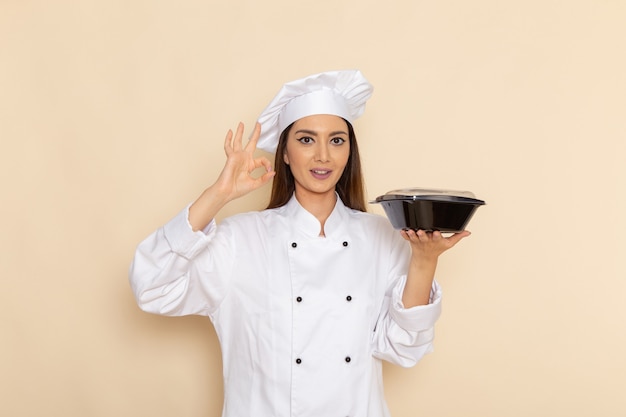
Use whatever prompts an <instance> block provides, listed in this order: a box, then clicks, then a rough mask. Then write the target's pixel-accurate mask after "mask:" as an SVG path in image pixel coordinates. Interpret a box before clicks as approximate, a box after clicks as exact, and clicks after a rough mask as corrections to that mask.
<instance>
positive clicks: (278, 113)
mask: <svg viewBox="0 0 626 417" xmlns="http://www.w3.org/2000/svg"><path fill="white" fill-rule="evenodd" d="M372 91H373V87H372V86H371V84H370V83H369V82H368V81H367V80H366V79H365V77H364V76H363V74H361V72H360V71H358V70H347V71H328V72H322V73H320V74H314V75H310V76H308V77H306V78H302V79H300V80H296V81H291V82H288V83H287V84H285V85H284V86H283V87H282V88H281V89H280V91H279V92H278V94H277V95H276V97H274V99H273V100H272V102H271V103H270V104H269V105H268V106H267V107H266V108H265V110H263V112H262V113H261V115H260V116H259V119H258V121H259V123H261V137H260V138H259V141H258V143H257V147H258V148H259V149H263V150H264V151H267V152H272V153H273V152H276V147H277V146H278V139H279V137H280V134H281V133H282V132H283V130H285V128H287V126H289V125H290V124H292V123H293V122H295V121H296V120H298V119H301V118H303V117H306V116H312V115H314V114H332V115H335V116H339V117H342V118H344V119H346V120H347V121H348V122H350V123H352V122H353V121H354V120H355V119H357V118H358V117H359V116H361V115H362V114H363V112H364V111H365V102H366V101H367V99H369V98H370V97H371V95H372Z"/></svg>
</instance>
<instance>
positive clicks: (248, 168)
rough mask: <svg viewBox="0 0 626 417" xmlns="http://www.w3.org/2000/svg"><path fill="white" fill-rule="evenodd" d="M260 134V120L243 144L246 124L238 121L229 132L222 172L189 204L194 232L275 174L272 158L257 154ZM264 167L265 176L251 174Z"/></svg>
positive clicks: (190, 220) (190, 219) (225, 144)
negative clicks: (235, 200) (234, 127)
mask: <svg viewBox="0 0 626 417" xmlns="http://www.w3.org/2000/svg"><path fill="white" fill-rule="evenodd" d="M260 135H261V125H260V124H259V123H257V124H256V125H255V127H254V131H253V132H252V135H251V136H250V140H249V141H248V143H247V144H246V146H243V123H239V125H238V126H237V131H236V132H235V134H234V135H233V131H232V130H229V131H228V133H227V134H226V139H225V141H224V151H225V152H226V164H225V165H224V168H223V169H222V172H221V173H220V175H219V177H218V179H217V181H216V182H215V184H213V185H212V186H210V187H209V188H207V189H206V190H204V192H203V193H202V195H200V197H198V199H197V200H196V201H195V202H194V203H193V204H192V205H191V206H190V207H189V223H190V224H191V227H192V228H193V230H194V231H195V230H201V229H204V228H205V227H206V226H207V225H208V224H209V222H210V221H211V220H212V219H213V218H214V217H215V216H216V215H217V212H218V211H219V210H220V209H221V208H222V207H224V205H226V203H228V202H229V201H232V200H234V199H236V198H239V197H241V196H243V195H246V194H248V193H249V192H251V191H254V190H256V189H258V188H259V187H262V186H263V185H265V184H267V183H268V182H269V181H270V180H271V179H272V178H273V177H274V175H275V172H274V170H273V169H272V164H271V163H270V161H269V160H268V159H267V158H265V157H259V158H255V157H254V151H255V150H256V144H257V142H258V140H259V136H260ZM263 167H265V173H264V174H263V175H261V176H259V177H253V176H252V172H253V171H254V170H255V169H257V168H263Z"/></svg>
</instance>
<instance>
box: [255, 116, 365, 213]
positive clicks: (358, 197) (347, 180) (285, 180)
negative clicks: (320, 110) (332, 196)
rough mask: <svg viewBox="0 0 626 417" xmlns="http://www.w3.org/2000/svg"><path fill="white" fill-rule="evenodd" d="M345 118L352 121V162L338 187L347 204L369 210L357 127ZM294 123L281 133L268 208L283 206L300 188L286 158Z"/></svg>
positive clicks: (350, 160)
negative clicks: (357, 141) (356, 131)
mask: <svg viewBox="0 0 626 417" xmlns="http://www.w3.org/2000/svg"><path fill="white" fill-rule="evenodd" d="M344 120H345V119H344ZM345 122H346V124H347V125H348V139H349V141H350V156H348V162H347V163H346V167H345V168H344V170H343V174H342V175H341V178H339V181H338V182H337V185H336V186H335V191H337V194H339V198H341V201H343V203H344V204H345V205H346V206H348V207H350V208H352V209H354V210H359V211H367V206H366V205H365V189H364V188H365V187H364V185H365V184H364V181H363V173H362V170H361V157H360V156H359V147H358V146H357V143H356V135H355V133H354V128H353V127H352V125H351V124H350V123H349V122H348V121H347V120H345ZM294 123H295V122H294ZM292 126H293V123H292V124H290V125H289V126H287V128H286V129H285V130H283V133H281V134H280V138H279V140H278V147H277V148H276V156H275V159H274V170H275V171H276V175H275V176H274V182H273V183H272V194H271V196H270V202H269V204H268V206H267V208H268V209H271V208H277V207H282V206H284V205H285V204H287V202H288V201H289V200H290V199H291V197H292V196H293V193H294V192H295V190H296V183H295V180H294V178H293V174H292V173H291V168H289V165H287V164H286V163H285V159H284V158H283V156H284V154H285V148H286V147H287V137H288V136H289V131H290V130H291V127H292Z"/></svg>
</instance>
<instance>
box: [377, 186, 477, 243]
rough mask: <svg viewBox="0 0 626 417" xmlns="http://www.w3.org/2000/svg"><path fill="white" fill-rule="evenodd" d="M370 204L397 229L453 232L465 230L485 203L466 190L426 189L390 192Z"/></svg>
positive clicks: (406, 189)
mask: <svg viewBox="0 0 626 417" xmlns="http://www.w3.org/2000/svg"><path fill="white" fill-rule="evenodd" d="M371 203H379V204H382V206H383V209H384V210H385V214H386V215H387V217H388V218H389V221H390V222H391V224H392V226H393V227H394V228H396V229H413V230H418V229H421V230H425V231H429V232H430V231H435V230H438V231H440V232H455V233H456V232H460V231H462V230H465V226H467V223H469V221H470V219H471V218H472V216H473V215H474V212H475V211H476V209H477V208H478V207H479V206H482V205H484V204H485V202H484V201H483V200H478V199H476V198H475V196H474V194H473V193H471V192H469V191H452V190H435V189H427V188H405V189H401V190H393V191H389V192H388V193H386V194H384V195H381V196H379V197H377V198H376V200H374V201H372V202H371Z"/></svg>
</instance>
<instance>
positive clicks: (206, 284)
mask: <svg viewBox="0 0 626 417" xmlns="http://www.w3.org/2000/svg"><path fill="white" fill-rule="evenodd" d="M324 232H325V236H320V223H319V221H318V220H317V219H316V218H315V217H314V216H313V215H312V214H311V213H309V212H308V211H306V210H305V209H304V208H303V207H302V206H301V205H300V204H299V202H298V200H297V199H296V198H295V196H294V197H292V198H291V200H290V201H289V202H288V203H287V204H286V205H285V206H282V207H280V208H276V209H269V210H264V211H260V212H250V213H243V214H238V215H235V216H232V217H230V218H228V219H225V220H224V221H222V222H221V223H220V225H219V226H217V225H216V224H215V222H214V221H212V222H211V224H209V226H207V228H206V229H205V230H204V231H197V232H193V231H192V229H191V226H190V224H189V221H188V208H187V209H185V210H183V211H182V212H181V213H180V214H179V215H178V216H177V217H175V218H174V219H172V220H171V221H170V222H168V223H167V224H165V226H164V227H162V228H160V229H158V230H157V231H156V232H154V233H153V234H152V235H150V236H149V237H148V238H147V239H146V240H145V241H143V242H142V243H141V244H140V245H139V246H138V248H137V252H136V254H135V258H134V260H133V264H132V267H131V272H130V281H131V286H132V288H133V291H134V293H135V297H136V299H137V302H138V304H139V306H140V307H141V308H142V309H143V310H144V311H147V312H151V313H156V314H162V315H168V316H182V315H188V314H199V315H205V316H208V317H210V319H211V321H212V323H213V325H214V327H215V330H216V333H217V335H218V337H219V340H220V343H221V348H222V358H223V373H224V408H223V417H251V416H255V417H287V416H289V417H309V416H310V417H346V416H354V417H387V416H389V411H388V408H387V405H386V402H385V399H384V396H383V382H382V363H381V360H387V361H389V362H392V363H395V364H398V365H400V366H403V367H408V366H412V365H414V364H415V363H416V362H417V361H418V360H419V359H420V358H421V357H422V356H423V355H424V354H426V353H428V352H429V351H431V350H432V340H433V336H434V331H433V326H434V323H435V321H436V320H437V318H438V317H439V314H440V311H441V290H440V287H439V285H438V284H437V282H434V283H433V286H432V289H431V294H430V304H428V305H425V306H417V307H412V308H408V309H405V308H403V305H402V301H401V297H402V291H403V289H404V284H405V282H406V273H407V270H408V262H409V258H410V248H409V247H408V244H407V242H406V241H404V240H403V239H402V237H401V236H400V234H399V233H398V231H396V230H394V229H393V228H392V227H391V226H390V224H389V222H388V221H387V219H385V218H384V217H383V216H379V215H375V214H370V213H364V212H360V211H357V210H352V209H350V208H348V207H346V206H345V205H344V204H343V203H342V201H341V199H340V198H339V197H337V203H336V205H335V208H334V210H333V211H332V213H331V215H330V217H328V219H327V221H326V223H325V226H324Z"/></svg>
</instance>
